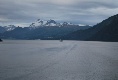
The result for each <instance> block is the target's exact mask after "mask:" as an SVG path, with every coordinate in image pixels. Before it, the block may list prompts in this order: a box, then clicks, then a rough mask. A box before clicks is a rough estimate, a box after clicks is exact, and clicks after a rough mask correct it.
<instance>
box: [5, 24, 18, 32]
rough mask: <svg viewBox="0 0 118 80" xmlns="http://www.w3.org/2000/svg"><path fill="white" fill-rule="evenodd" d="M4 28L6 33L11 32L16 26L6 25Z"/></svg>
mask: <svg viewBox="0 0 118 80" xmlns="http://www.w3.org/2000/svg"><path fill="white" fill-rule="evenodd" d="M4 28H5V29H6V31H11V30H14V29H15V28H16V26H14V25H8V26H4Z"/></svg>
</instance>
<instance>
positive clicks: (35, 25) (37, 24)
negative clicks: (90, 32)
mask: <svg viewBox="0 0 118 80" xmlns="http://www.w3.org/2000/svg"><path fill="white" fill-rule="evenodd" d="M74 25H75V24H72V23H69V22H63V23H57V22H56V21H55V20H52V19H50V20H47V21H45V20H41V19H38V20H37V21H36V22H33V23H32V24H31V25H30V26H29V27H30V28H38V27H46V26H48V27H52V26H58V27H67V26H74ZM76 26H79V25H76Z"/></svg>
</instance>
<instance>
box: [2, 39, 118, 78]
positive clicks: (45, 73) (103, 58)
mask: <svg viewBox="0 0 118 80" xmlns="http://www.w3.org/2000/svg"><path fill="white" fill-rule="evenodd" d="M0 80H118V42H92V41H88V42H86V41H63V42H59V41H58V40H57V41H48V40H44V41H43V40H4V42H2V43H0Z"/></svg>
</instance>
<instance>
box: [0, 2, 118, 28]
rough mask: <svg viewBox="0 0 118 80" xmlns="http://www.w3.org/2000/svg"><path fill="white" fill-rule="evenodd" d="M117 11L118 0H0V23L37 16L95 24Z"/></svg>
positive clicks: (24, 23) (26, 22)
mask: <svg viewBox="0 0 118 80" xmlns="http://www.w3.org/2000/svg"><path fill="white" fill-rule="evenodd" d="M117 13H118V1H117V0H0V25H8V24H15V25H17V26H18V25H19V26H28V25H29V24H30V23H32V22H34V21H36V20H37V19H43V20H48V19H54V20H55V21H57V22H63V21H68V22H72V23H78V24H88V25H89V24H90V25H94V24H96V23H99V22H101V21H102V20H104V19H106V18H108V17H110V16H112V15H115V14H117Z"/></svg>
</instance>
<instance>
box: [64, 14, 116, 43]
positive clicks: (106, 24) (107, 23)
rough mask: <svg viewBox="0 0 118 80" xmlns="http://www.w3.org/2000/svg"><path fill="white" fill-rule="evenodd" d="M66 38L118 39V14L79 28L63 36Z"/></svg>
mask: <svg viewBox="0 0 118 80" xmlns="http://www.w3.org/2000/svg"><path fill="white" fill-rule="evenodd" d="M62 38H63V39H66V40H84V41H85V40H86V41H113V42H117V41H118V14H117V15H114V16H111V17H109V18H108V19H106V20H103V21H102V22H101V23H99V24H97V25H95V26H93V27H91V28H89V29H86V30H78V31H75V32H73V33H70V34H68V35H66V36H63V37H62Z"/></svg>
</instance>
